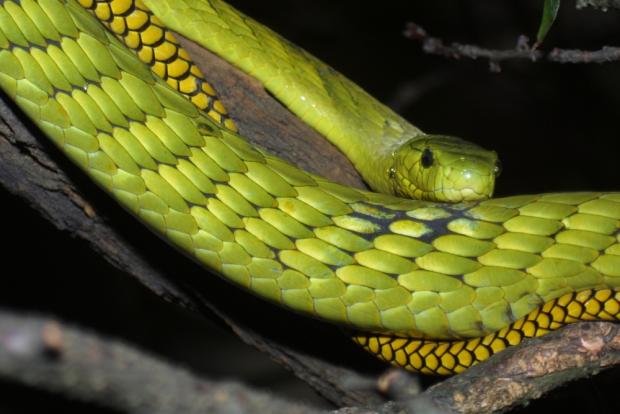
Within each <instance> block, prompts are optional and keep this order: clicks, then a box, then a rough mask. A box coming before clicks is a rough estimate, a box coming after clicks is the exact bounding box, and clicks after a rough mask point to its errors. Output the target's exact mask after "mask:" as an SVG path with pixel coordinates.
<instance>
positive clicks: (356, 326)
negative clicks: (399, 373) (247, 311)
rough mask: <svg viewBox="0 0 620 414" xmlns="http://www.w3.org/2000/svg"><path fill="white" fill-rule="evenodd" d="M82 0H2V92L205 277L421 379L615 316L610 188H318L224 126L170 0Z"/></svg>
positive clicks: (321, 184) (619, 314)
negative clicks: (177, 30)
mask: <svg viewBox="0 0 620 414" xmlns="http://www.w3.org/2000/svg"><path fill="white" fill-rule="evenodd" d="M80 3H81V4H82V6H84V7H82V6H80V4H78V2H76V1H74V0H20V1H16V0H14V1H11V0H4V1H0V87H2V89H3V90H4V91H5V93H6V94H7V95H8V96H9V97H11V98H12V99H13V100H14V101H15V102H16V103H17V105H18V106H19V107H20V108H21V109H22V110H23V111H24V112H25V113H26V114H27V115H28V116H29V117H30V118H31V119H32V120H33V121H34V122H35V123H36V125H37V126H38V127H39V128H40V129H41V131H42V132H43V133H44V134H45V136H47V137H48V138H49V139H51V140H52V141H53V142H54V143H55V144H56V145H57V146H58V147H59V148H60V149H61V150H62V151H63V152H64V153H65V154H66V155H67V156H68V157H69V158H70V159H71V160H72V161H73V162H75V163H76V164H77V165H78V166H80V167H81V168H82V169H83V170H84V171H85V172H86V173H87V174H88V175H89V176H90V177H91V178H92V179H93V180H94V181H95V182H96V183H97V184H98V185H99V186H101V187H102V188H103V189H105V190H106V191H107V192H108V193H109V194H110V195H111V196H112V197H114V198H115V199H116V200H117V201H118V202H119V203H120V204H121V205H123V207H125V208H126V209H127V210H129V211H130V212H131V213H133V214H134V215H135V216H136V217H138V218H139V219H140V220H142V221H143V222H144V223H146V224H147V225H148V226H150V227H151V228H152V229H153V230H154V231H155V232H157V233H158V234H160V235H162V236H163V237H165V238H166V239H167V240H168V241H169V242H170V243H172V244H173V245H175V246H176V247H178V248H179V249H181V250H182V251H184V252H185V253H186V254H188V255H189V256H191V257H193V258H194V259H195V260H197V261H198V262H200V263H202V264H203V265H204V266H205V267H207V268H209V269H211V270H213V271H215V272H217V273H218V274H221V275H222V276H223V277H225V278H227V279H228V280H230V281H232V282H234V283H236V284H238V285H240V286H242V287H244V288H246V289H248V290H250V291H252V292H253V293H255V294H257V295H259V296H262V297H263V298H266V299H268V300H271V301H273V302H276V303H279V304H281V305H282V306H284V307H287V308H289V309H292V310H295V311H297V312H301V313H303V314H306V315H309V316H313V317H317V318H321V319H324V320H326V321H330V322H334V323H338V324H341V325H343V326H346V327H349V328H352V329H353V330H355V331H356V332H357V333H356V334H355V340H356V342H358V343H359V344H361V345H362V346H364V348H366V349H367V350H368V351H370V352H372V353H373V354H376V355H377V356H379V357H380V358H382V359H384V360H386V361H389V362H391V363H394V364H396V365H400V366H403V367H406V368H408V369H410V370H415V371H421V372H424V373H435V374H452V373H457V372H461V371H463V370H464V369H466V368H467V367H469V366H471V365H472V364H475V363H477V362H479V361H482V360H484V359H486V358H488V357H489V356H490V355H492V354H493V353H495V352H498V351H501V350H502V349H504V348H505V347H506V346H509V345H514V344H518V343H519V342H521V341H522V340H523V338H527V337H533V336H537V335H541V334H544V333H546V332H548V331H549V330H551V329H556V328H558V327H560V326H562V325H564V324H567V323H571V322H575V321H577V320H592V319H604V320H616V319H618V318H620V194H618V193H565V194H542V195H520V196H514V197H506V198H497V199H489V200H484V201H465V202H460V203H455V204H451V203H439V202H429V201H421V200H407V199H401V198H397V197H394V196H389V195H383V194H378V193H371V192H365V191H359V190H355V189H351V188H348V187H345V186H341V185H338V184H335V183H332V182H329V181H327V180H325V179H322V178H320V177H317V176H314V175H311V174H308V173H306V172H304V171H301V170H299V169H297V168H295V167H294V166H292V165H290V164H288V163H286V162H284V161H282V160H280V159H278V158H276V157H274V156H272V155H270V154H268V153H266V152H265V151H263V150H261V149H260V148H255V147H252V146H250V145H249V144H248V143H247V142H246V141H245V140H243V139H242V138H241V137H240V136H239V135H237V134H236V133H235V132H234V131H235V130H236V127H235V125H234V122H233V121H232V120H231V119H230V117H229V116H228V115H227V113H226V110H225V109H224V108H223V106H222V105H221V103H220V102H219V100H218V98H217V96H216V94H215V91H213V89H212V88H211V87H210V86H209V85H208V83H206V81H204V80H203V75H202V73H201V72H200V70H199V69H198V68H196V67H195V66H194V65H193V64H192V62H191V59H189V56H188V55H187V53H186V52H185V51H183V50H182V48H180V46H179V45H178V43H177V42H176V40H175V38H174V35H173V33H171V32H170V31H168V30H167V29H165V28H164V27H163V25H160V23H161V22H160V20H159V19H158V18H156V17H155V16H153V14H152V12H150V11H149V10H148V9H147V8H146V7H145V4H146V5H148V6H149V7H150V8H151V10H153V11H154V12H155V13H156V14H157V16H164V17H165V16H166V13H169V12H170V4H171V3H169V2H168V1H165V0H148V1H145V4H142V3H140V2H134V1H130V0H122V1H121V0H114V1H99V2H97V4H95V3H94V2H93V1H92V0H81V1H80ZM100 3H102V4H103V6H102V7H99V4H100ZM181 3H182V4H192V5H194V6H195V7H199V8H201V9H203V10H202V11H203V12H204V11H205V10H206V12H205V13H206V15H208V16H210V18H211V20H213V21H212V24H219V26H217V27H218V30H219V31H225V30H224V29H225V28H226V26H227V25H228V26H232V23H231V22H234V21H236V20H239V19H241V17H240V16H242V15H240V14H238V12H236V11H234V10H233V9H232V8H230V7H228V6H226V5H225V4H223V3H221V2H220V1H216V0H210V1H207V0H194V1H190V0H184V1H183V2H179V4H181ZM127 4H129V6H127ZM175 4H176V3H175ZM123 7H125V9H123ZM158 7H159V9H158ZM209 8H210V9H209ZM87 9H88V10H90V11H91V12H92V13H89V11H88V10H87ZM207 9H209V10H210V11H209V10H207ZM106 10H108V11H109V12H110V13H111V14H106V13H107V11H106ZM166 10H167V11H166ZM116 12H118V13H116ZM209 13H210V14H209ZM143 14H144V15H146V20H148V22H151V23H152V24H149V25H147V24H145V23H144V22H142V23H140V21H139V19H140V18H143V19H144V16H143ZM93 15H96V16H97V17H99V18H100V19H101V20H102V21H103V22H104V24H107V25H108V26H109V27H110V29H111V30H110V31H108V30H106V29H104V27H103V26H102V24H101V23H100V22H99V21H98V20H96V19H95V17H93ZM140 16H142V17H140ZM119 19H120V20H123V23H121V22H119ZM227 19H228V20H227ZM243 19H246V18H245V17H243ZM165 20H166V19H165V18H162V21H165ZM214 22H215V23H214ZM165 23H166V24H169V23H168V22H167V21H165ZM123 24H124V25H125V26H123ZM188 26H189V25H188ZM132 27H133V28H135V30H134V31H133V32H134V33H135V34H129V31H128V30H127V29H128V28H132ZM153 27H157V28H159V29H154V28H153ZM116 36H118V37H120V38H122V39H123V40H124V41H125V42H126V43H127V45H128V46H132V44H131V42H132V41H133V42H134V43H133V45H134V46H137V49H139V50H138V55H139V54H140V53H142V56H139V57H140V58H141V59H143V60H144V61H145V62H147V63H148V64H149V66H150V68H149V66H147V65H144V64H143V63H142V62H140V60H139V58H138V56H137V55H136V54H134V53H133V52H132V51H130V50H129V49H128V48H127V47H126V46H124V45H123V44H122V43H121V42H120V41H119V40H118V39H117V37H116ZM136 36H137V37H136ZM158 47H163V48H164V49H157V48H158ZM274 47H277V44H274ZM158 62H159V63H161V64H159V63H158ZM162 65H163V66H162ZM151 69H152V70H151ZM158 72H159V73H158ZM158 75H163V76H161V77H160V76H158ZM186 79H192V81H191V82H184V80H186ZM187 98H189V99H187ZM364 99H365V98H364ZM360 102H362V105H367V106H371V107H373V108H374V110H375V112H374V113H375V114H376V113H377V112H379V113H381V112H382V111H383V109H382V108H383V107H381V106H376V105H375V104H374V103H370V104H366V103H364V102H366V101H364V100H362V101H360ZM371 114H373V112H372V111H371ZM403 122H404V121H403ZM403 125H406V124H403ZM384 127H385V125H384ZM387 127H388V129H390V130H395V131H396V130H398V131H400V132H399V134H400V135H403V133H404V132H403V131H404V130H403V128H405V129H406V128H409V132H410V134H411V135H412V136H415V135H417V134H419V133H420V132H419V131H418V130H417V129H415V127H403V128H397V127H396V126H395V124H394V123H389V125H387ZM319 129H320V128H319ZM379 186H380V185H379Z"/></svg>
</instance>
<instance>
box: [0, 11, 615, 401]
mask: <svg viewBox="0 0 620 414" xmlns="http://www.w3.org/2000/svg"><path fill="white" fill-rule="evenodd" d="M230 2H231V3H232V4H233V5H235V6H236V7H238V8H240V9H241V10H242V11H244V12H246V13H247V14H249V15H251V16H253V17H254V18H256V19H257V20H259V21H261V22H262V23H264V24H266V25H268V26H270V27H272V28H273V29H274V30H276V31H278V32H280V33H281V34H283V35H284V36H285V37H287V38H289V39H290V40H292V41H293V42H295V43H297V44H299V45H301V46H303V47H304V48H306V49H308V50H310V51H311V52H312V53H314V54H316V55H317V56H318V57H320V58H321V59H323V60H324V61H326V62H328V63H330V64H331V65H332V66H334V67H335V68H336V69H338V70H339V71H341V72H343V73H345V74H346V75H347V76H349V77H350V78H352V79H353V80H354V81H355V82H357V83H359V84H361V85H362V86H363V87H364V88H365V89H367V90H368V91H369V92H370V93H371V94H373V95H375V96H376V97H378V98H379V99H380V100H382V101H383V102H385V103H387V104H388V105H390V106H392V107H393V108H395V109H396V110H397V111H398V112H400V113H401V114H403V115H404V116H405V117H406V118H407V119H409V120H410V121H411V122H413V123H414V124H415V125H417V126H419V127H420V128H421V129H423V130H424V131H426V132H432V133H442V134H451V135H458V136H461V137H463V138H466V139H469V140H471V141H474V142H477V143H479V144H480V145H482V146H485V147H487V148H492V149H495V150H496V151H498V153H499V155H500V158H501V159H502V161H503V164H504V172H503V174H502V177H501V178H500V181H499V183H498V187H497V192H496V194H497V195H509V194H516V193H535V192H546V191H564V190H566V191H578V190H614V189H615V190H619V189H620V185H619V184H618V178H620V164H619V163H618V157H619V155H620V140H619V139H618V133H617V128H618V125H617V124H618V118H619V117H618V113H619V108H620V87H619V85H620V83H619V80H620V79H619V73H620V63H609V64H605V65H595V64H591V65H569V64H566V65H560V64H551V63H546V62H539V63H532V62H528V61H519V62H506V63H503V64H502V69H503V70H502V72H501V73H499V74H497V73H491V72H490V71H489V70H488V63H487V62H486V61H484V60H478V61H469V60H458V61H457V60H447V59H444V58H440V57H434V56H428V55H425V54H424V53H423V52H422V51H421V50H420V47H419V45H418V44H416V43H414V42H412V41H410V40H407V39H405V38H404V36H403V35H402V32H403V29H404V26H405V23H406V22H407V21H415V22H416V23H418V24H420V25H422V26H423V27H425V28H426V29H427V30H428V31H429V32H430V33H431V34H432V35H435V36H438V37H441V38H443V39H444V40H445V41H446V42H450V41H458V42H461V43H475V44H479V45H482V46H485V47H489V48H512V47H513V46H514V44H515V43H516V39H517V36H518V35H519V34H526V35H529V36H530V37H533V36H534V35H535V33H536V30H537V26H538V22H539V19H540V13H541V9H542V1H518V2H515V1H508V0H504V1H497V0H469V1H453V0H440V1H435V2H421V1H420V2H412V1H383V2H381V3H378V4H374V5H371V4H369V3H368V4H366V3H362V2H359V1H351V0H340V1H328V0H312V1H308V0H269V1H263V2H256V1H254V0H235V1H230ZM619 23H620V11H617V12H614V11H610V12H608V13H602V12H598V11H594V10H582V11H576V10H575V9H574V3H573V2H564V4H563V7H562V9H561V11H560V15H559V17H558V21H557V23H556V25H555V26H554V27H553V28H552V30H551V33H550V35H549V36H548V39H547V40H546V41H545V43H544V45H543V49H547V50H548V49H550V48H552V47H563V48H583V49H598V48H600V47H601V46H603V45H615V44H620V29H619V28H620V25H619ZM0 201H1V202H2V213H3V214H2V217H10V218H11V219H10V221H7V222H5V223H3V225H2V230H3V231H2V235H3V240H4V241H5V243H7V247H5V248H4V249H3V250H2V251H3V254H2V256H1V258H2V267H1V268H0V274H2V276H3V280H4V282H5V285H4V287H3V288H2V289H0V306H2V307H4V308H10V309H19V310H27V311H35V312H39V313H45V314H53V315H57V316H60V317H61V318H63V319H64V320H66V321H69V322H73V323H75V324H78V325H80V326H83V327H91V328H93V329H95V330H96V331H98V332H101V333H105V334H108V335H111V336H113V337H117V338H122V339H124V340H126V341H128V342H130V343H132V344H135V345H137V346H140V347H142V348H145V349H148V350H150V351H152V352H154V353H156V354H158V355H162V356H164V357H166V358H168V359H170V360H172V361H174V362H179V363H181V364H183V365H186V366H191V367H192V368H193V369H194V370H196V371H197V372H200V373H202V374H204V375H205V376H208V377H210V378H215V379H218V378H226V379H235V380H239V381H242V382H244V383H246V384H249V385H252V386H256V387H260V388H262V389H266V390H269V391H271V392H273V393H274V394H276V395H280V396H284V397H287V398H291V399H296V400H301V401H307V402H308V403H311V404H318V405H320V406H323V407H329V406H328V405H326V404H325V403H324V402H322V401H321V400H320V399H319V398H317V397H315V396H314V395H313V393H312V391H310V390H308V389H307V388H306V387H305V385H304V384H303V383H300V382H298V381H297V380H295V379H294V378H292V376H291V375H290V374H288V373H287V372H285V371H284V370H282V369H281V368H279V367H278V366H277V365H275V364H274V363H272V362H271V361H269V360H268V359H267V358H266V357H265V356H263V355H261V354H260V353H258V352H257V351H254V350H253V349H251V348H249V347H247V346H245V345H243V344H242V343H241V342H240V340H238V339H237V338H236V337H234V336H232V335H231V334H230V333H228V332H227V331H226V329H223V328H221V327H219V326H216V325H214V324H212V323H209V322H207V321H205V320H203V319H198V318H196V317H195V316H192V315H191V314H189V313H187V312H185V311H183V310H181V309H179V308H177V307H176V306H174V305H170V304H165V303H162V302H161V301H160V300H159V299H158V298H156V297H154V296H153V295H152V294H150V293H149V292H148V291H147V290H146V289H144V288H143V287H141V286H140V285H138V284H137V282H134V281H133V280H128V278H126V277H124V276H123V275H120V274H117V273H116V272H115V271H114V270H113V269H111V268H110V267H109V266H108V265H107V264H106V263H104V262H102V261H100V260H99V259H98V258H97V257H95V256H94V255H93V254H92V253H91V252H90V251H88V250H87V249H86V248H85V247H83V246H80V245H79V244H78V243H77V242H75V241H73V240H71V239H70V238H69V237H67V236H66V235H64V234H61V233H58V232H57V231H55V230H54V229H52V228H51V227H50V226H49V225H48V224H46V223H45V222H44V221H43V220H42V219H40V218H39V217H37V216H36V215H35V214H33V213H31V212H30V211H29V210H28V209H27V207H26V206H25V205H23V204H22V203H21V202H20V201H18V200H15V199H12V198H10V197H9V196H8V195H5V194H2V193H0ZM110 205H112V204H111V203H110ZM120 220H121V221H122V220H125V218H121V219H120ZM17 223H18V226H17V225H16V224H17ZM130 226H131V225H130ZM130 231H132V232H133V231H134V229H133V228H132V229H131V230H130ZM135 233H136V235H135V236H134V237H135V240H138V241H140V238H141V237H144V238H145V243H151V241H146V239H149V238H150V235H149V233H148V232H140V230H138V226H136V229H135ZM8 246H10V247H8ZM153 248H154V249H159V248H161V246H159V245H157V244H155V246H154V247H153ZM159 260H162V261H163V262H165V259H159ZM162 265H165V263H163V264H162ZM187 266H188V268H190V269H191V268H192V266H193V265H192V264H188V265H187ZM93 269H94V270H93ZM183 270H184V269H180V271H181V272H182V271H183ZM213 284H214V285H213V286H209V288H213V289H214V291H217V292H220V293H221V292H224V293H225V294H231V295H236V296H235V298H234V299H231V300H233V301H236V303H238V306H243V307H245V306H247V307H248V308H250V306H252V305H254V304H255V300H254V299H251V298H247V297H246V296H244V295H245V294H239V293H235V290H234V289H230V288H229V287H228V286H227V285H225V284H223V283H221V282H219V281H216V282H213ZM220 293H218V295H219V294H220ZM222 295H223V294H222ZM239 295H240V296H239ZM252 309H254V308H252ZM253 312H254V311H252V313H253ZM261 312H262V311H261ZM261 314H262V313H261ZM265 314H267V315H272V314H273V309H271V307H269V306H267V309H266V310H265ZM294 321H295V323H296V324H297V323H300V324H303V323H304V321H303V320H301V322H299V321H298V320H297V319H294ZM277 323H286V322H282V321H278V322H277ZM308 326H309V327H308V331H309V332H312V330H316V329H317V328H316V326H315V325H314V324H313V323H308ZM301 329H302V331H303V329H304V328H303V326H302V328H301ZM319 329H320V328H319ZM326 329H328V328H326ZM333 338H336V339H335V341H341V342H340V343H338V344H337V345H336V346H337V347H339V348H340V349H341V350H345V352H346V351H347V350H348V351H350V352H351V353H353V354H355V355H354V356H353V357H352V361H353V362H351V361H343V363H347V364H356V365H357V364H360V365H363V366H360V369H361V370H369V371H373V370H375V371H376V370H377V369H379V366H378V364H376V363H375V362H374V361H369V360H370V358H366V356H365V355H363V354H362V353H358V351H357V350H356V349H355V348H354V347H353V346H351V345H350V344H349V343H348V340H347V339H346V338H345V337H340V336H338V335H334V336H333ZM318 348H321V347H318ZM618 378H619V375H618V370H615V372H613V371H611V372H607V373H604V374H602V375H600V376H598V377H597V378H594V379H591V380H588V381H581V382H579V383H576V384H573V385H570V386H568V387H565V388H564V389H562V390H559V391H556V392H555V393H553V395H552V396H549V397H546V398H545V399H543V400H542V401H538V402H535V403H533V404H531V405H530V406H529V407H527V408H525V409H523V410H522V411H523V412H543V411H546V410H549V409H557V410H561V409H562V408H563V407H570V408H572V409H574V410H581V411H582V412H589V411H595V410H596V411H597V412H603V413H604V412H617V410H618V409H619V408H620V398H618V396H617V393H616V394H614V390H615V389H617V380H618ZM0 395H1V396H2V398H0V413H5V412H6V413H27V412H34V411H35V410H39V409H40V407H41V404H44V405H45V406H46V407H47V408H48V409H52V408H54V407H57V408H59V409H62V410H63V411H64V412H82V411H83V410H84V409H88V412H95V411H94V410H93V409H92V407H86V406H83V405H82V404H78V403H69V402H67V401H65V400H63V399H61V398H58V397H54V396H47V395H42V394H41V393H38V392H33V391H29V390H26V389H22V388H21V387H17V386H14V385H10V384H6V383H0ZM97 411H99V410H97ZM100 411H101V412H108V411H107V410H103V409H101V410H100Z"/></svg>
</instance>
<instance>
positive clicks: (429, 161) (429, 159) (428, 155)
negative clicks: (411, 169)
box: [422, 148, 433, 168]
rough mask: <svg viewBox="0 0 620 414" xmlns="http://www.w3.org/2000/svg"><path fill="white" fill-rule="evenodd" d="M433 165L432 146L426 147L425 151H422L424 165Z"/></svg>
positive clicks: (426, 166) (425, 166)
mask: <svg viewBox="0 0 620 414" xmlns="http://www.w3.org/2000/svg"><path fill="white" fill-rule="evenodd" d="M431 165H433V151H431V150H430V148H426V149H425V150H424V152H422V167H424V168H428V167H430V166H431Z"/></svg>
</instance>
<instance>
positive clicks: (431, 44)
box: [404, 22, 620, 72]
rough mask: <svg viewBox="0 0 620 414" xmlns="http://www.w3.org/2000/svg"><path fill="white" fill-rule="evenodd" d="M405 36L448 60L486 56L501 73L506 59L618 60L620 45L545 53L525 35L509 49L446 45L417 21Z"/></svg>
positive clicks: (553, 50)
mask: <svg viewBox="0 0 620 414" xmlns="http://www.w3.org/2000/svg"><path fill="white" fill-rule="evenodd" d="M404 34H405V36H406V37H408V38H409V39H412V40H415V41H417V42H420V43H421V44H422V50H423V51H424V52H425V53H428V54H430V55H437V56H443V57H447V58H450V59H457V60H458V59H462V58H466V59H473V60H476V59H487V60H488V62H489V69H490V70H491V71H492V72H500V71H501V66H500V62H503V61H506V60H529V61H531V62H538V61H543V60H544V61H548V62H554V63H606V62H615V61H619V60H620V48H618V47H611V46H603V47H602V48H601V49H599V50H592V51H590V50H578V49H560V48H554V49H552V50H551V51H550V52H545V51H543V50H540V49H538V48H536V47H533V46H530V40H529V38H528V37H527V36H525V35H521V36H519V37H518V38H517V43H516V46H515V47H514V48H512V49H487V48H484V47H481V46H478V45H473V44H463V43H458V42H453V43H449V44H446V43H445V42H444V41H443V40H442V39H441V38H438V37H433V36H430V35H429V34H428V33H427V32H426V30H424V28H422V27H421V26H420V25H418V24H416V23H412V22H410V23H407V26H406V29H405V32H404Z"/></svg>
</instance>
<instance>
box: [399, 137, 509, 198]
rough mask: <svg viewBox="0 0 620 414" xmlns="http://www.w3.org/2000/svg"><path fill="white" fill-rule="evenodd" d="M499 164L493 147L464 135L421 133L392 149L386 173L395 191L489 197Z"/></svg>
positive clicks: (407, 194) (424, 195)
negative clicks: (469, 139)
mask: <svg viewBox="0 0 620 414" xmlns="http://www.w3.org/2000/svg"><path fill="white" fill-rule="evenodd" d="M500 172H501V165H500V162H499V160H498V158H497V153H495V151H488V150H485V149H484V148H482V147H479V146H478V145H475V144H472V143H470V142H467V141H465V140H463V139H460V138H456V137H451V136H443V135H423V136H422V137H416V138H414V139H412V140H410V141H407V142H405V143H404V144H403V145H401V146H400V148H398V150H396V151H394V153H393V164H392V168H390V171H389V176H390V180H391V181H392V182H391V184H392V186H393V189H394V193H395V194H398V195H401V196H403V197H409V198H417V199H423V200H431V201H446V202H461V201H468V200H478V199H486V198H490V197H491V196H492V195H493V189H494V187H495V178H496V177H497V176H498V175H499V173H500Z"/></svg>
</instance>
